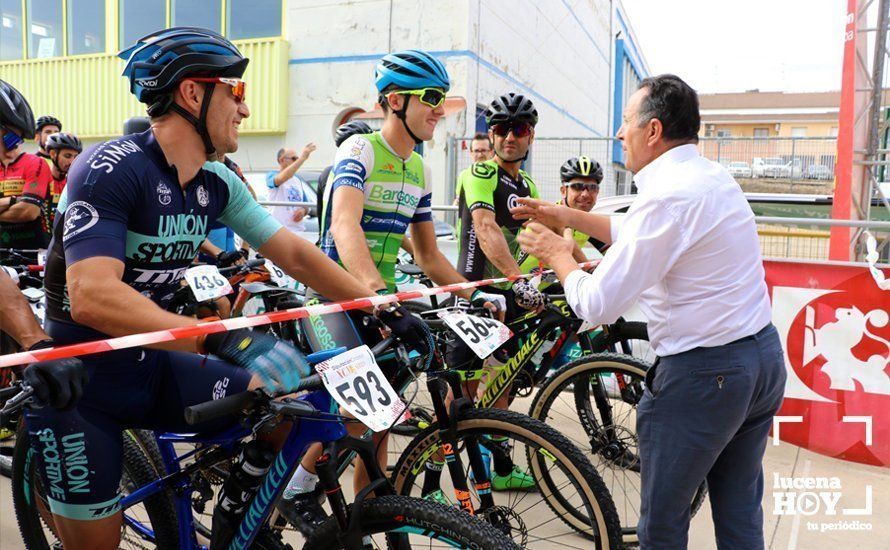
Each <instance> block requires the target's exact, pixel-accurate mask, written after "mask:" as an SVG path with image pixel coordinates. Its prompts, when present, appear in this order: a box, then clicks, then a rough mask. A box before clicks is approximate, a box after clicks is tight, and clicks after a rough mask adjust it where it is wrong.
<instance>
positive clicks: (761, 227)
mask: <svg viewBox="0 0 890 550" xmlns="http://www.w3.org/2000/svg"><path fill="white" fill-rule="evenodd" d="M471 139H472V138H469V137H467V138H454V139H452V140H451V142H450V144H449V159H448V184H449V186H448V197H447V198H448V203H447V204H450V203H451V201H453V200H454V190H455V186H456V182H457V177H458V175H459V174H460V173H461V171H463V170H465V169H466V168H468V167H469V166H470V164H471V159H470V141H471ZM620 146H621V144H620V142H618V140H616V139H614V138H535V142H534V144H533V145H532V148H531V150H530V152H529V157H528V159H526V161H525V164H524V168H525V170H526V171H527V172H528V173H529V174H531V176H532V178H534V180H535V182H536V183H537V186H538V190H539V192H540V193H541V196H542V198H544V199H548V200H556V199H557V198H559V167H560V166H562V163H563V162H565V161H566V160H567V159H569V158H570V157H574V156H579V155H585V156H588V157H590V158H593V159H595V160H597V161H598V162H599V163H600V164H601V165H602V166H603V169H604V178H603V183H602V188H601V191H600V196H601V197H609V196H613V195H626V194H630V193H632V192H635V190H632V178H633V176H632V174H631V173H630V172H628V171H627V170H624V168H623V167H622V166H621V165H620V164H615V163H613V162H612V158H613V157H612V155H613V151H614V148H616V147H620ZM698 148H699V151H700V152H701V154H702V156H704V157H706V158H708V159H710V160H713V161H715V162H719V163H720V164H722V165H723V166H725V167H726V169H727V170H728V171H729V172H730V174H732V175H733V176H734V177H735V178H736V180H737V181H738V182H739V183H740V184H742V186H743V187H744V188H745V189H746V190H748V191H756V192H774V193H816V194H825V193H830V192H831V191H830V189H831V187H830V186H831V182H832V181H833V179H834V167H835V163H836V157H837V139H836V138H833V137H826V138H803V137H787V138H784V137H771V138H725V137H703V138H700V140H699V144H698ZM446 218H447V219H448V221H449V222H452V221H453V214H448V215H447V216H446ZM758 232H759V234H760V241H761V247H762V249H763V254H764V256H768V257H775V258H799V259H809V260H827V259H828V237H829V232H828V231H827V230H826V229H824V228H815V227H814V228H801V227H796V226H791V225H784V224H777V223H771V224H758ZM885 248H887V247H886V246H885ZM884 254H885V255H886V254H887V252H886V251H885V252H884Z"/></svg>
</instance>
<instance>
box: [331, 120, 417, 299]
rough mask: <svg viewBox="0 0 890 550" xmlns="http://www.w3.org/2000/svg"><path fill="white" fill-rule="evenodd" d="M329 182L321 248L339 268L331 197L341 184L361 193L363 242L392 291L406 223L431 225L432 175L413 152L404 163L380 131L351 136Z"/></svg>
mask: <svg viewBox="0 0 890 550" xmlns="http://www.w3.org/2000/svg"><path fill="white" fill-rule="evenodd" d="M329 182H330V183H329V185H327V186H326V187H325V190H324V201H323V205H324V209H323V211H322V213H321V240H320V241H319V247H320V248H321V250H322V251H323V252H324V253H325V254H327V255H328V257H330V258H331V259H332V260H334V261H337V262H339V263H340V265H343V262H342V261H340V255H339V254H338V253H337V245H336V243H335V242H334V235H333V233H332V232H331V217H332V212H333V208H334V193H335V191H336V190H337V189H338V188H340V187H342V186H344V185H346V186H349V187H355V188H356V189H358V190H360V191H362V192H364V194H365V206H364V209H363V211H362V219H361V221H360V224H361V228H362V232H363V233H364V239H365V242H367V244H368V250H369V251H370V252H371V260H373V261H374V263H375V264H376V265H377V270H378V271H379V272H380V276H381V277H382V278H383V281H384V282H385V283H386V286H387V289H388V290H389V291H390V292H394V291H395V288H396V285H395V264H396V260H397V257H398V253H399V247H400V246H401V244H402V238H403V237H404V236H405V231H406V230H407V229H408V224H411V223H418V222H432V220H433V214H432V208H431V206H432V192H431V188H432V187H431V183H430V173H429V169H428V168H427V167H426V166H425V165H424V163H423V158H422V157H421V156H420V155H418V154H417V153H415V152H412V153H411V156H410V157H409V158H408V159H402V158H401V157H399V156H398V155H397V154H396V153H395V151H393V149H392V147H390V146H389V144H388V143H386V141H385V140H384V139H383V136H382V135H380V132H374V133H373V134H358V135H354V136H352V137H350V138H349V139H347V140H346V141H344V142H343V143H342V144H341V145H340V147H339V148H338V149H337V155H336V157H335V158H334V168H333V170H332V175H331V176H330V178H329ZM355 237H356V238H359V235H356V236H355Z"/></svg>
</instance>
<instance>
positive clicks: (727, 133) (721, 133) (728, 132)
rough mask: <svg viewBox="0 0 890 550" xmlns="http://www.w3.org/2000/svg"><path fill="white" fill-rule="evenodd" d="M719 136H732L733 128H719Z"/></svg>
mask: <svg viewBox="0 0 890 550" xmlns="http://www.w3.org/2000/svg"><path fill="white" fill-rule="evenodd" d="M717 137H722V138H728V137H732V130H717Z"/></svg>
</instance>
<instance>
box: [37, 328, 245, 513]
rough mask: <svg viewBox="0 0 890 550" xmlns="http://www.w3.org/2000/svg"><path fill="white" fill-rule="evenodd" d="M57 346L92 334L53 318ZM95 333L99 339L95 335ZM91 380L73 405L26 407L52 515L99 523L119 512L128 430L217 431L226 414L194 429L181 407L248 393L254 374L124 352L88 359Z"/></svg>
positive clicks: (185, 358)
mask: <svg viewBox="0 0 890 550" xmlns="http://www.w3.org/2000/svg"><path fill="white" fill-rule="evenodd" d="M46 328H47V333H48V334H49V335H50V336H51V337H53V339H54V340H55V341H56V343H57V344H66V343H73V342H77V341H84V340H87V339H92V338H90V337H87V338H84V336H85V335H87V334H88V333H92V334H93V335H94V334H95V333H94V332H92V331H89V332H88V329H84V328H83V327H77V326H73V325H69V324H67V323H62V322H53V321H47V327H46ZM93 337H94V336H93ZM82 359H83V362H84V364H85V365H86V367H87V370H88V372H89V376H90V381H89V383H88V384H87V386H86V389H85V390H84V395H83V398H82V399H81V400H80V402H79V403H78V405H77V407H75V409H74V410H72V411H69V412H59V411H57V410H55V409H53V408H51V407H45V408H42V409H36V410H31V409H29V410H26V412H25V421H26V423H27V428H28V433H29V435H30V437H31V456H32V457H36V458H37V460H38V467H39V470H40V474H41V476H42V477H43V485H44V487H45V488H46V495H47V497H48V499H49V504H50V509H51V510H52V512H53V513H54V514H59V515H61V516H64V517H67V518H71V519H78V520H95V519H101V518H105V517H108V516H111V515H113V514H115V513H117V511H118V510H119V509H120V504H119V500H120V490H119V488H120V479H121V465H122V454H123V434H122V432H123V430H125V429H128V428H138V429H148V430H155V431H167V432H212V431H216V430H220V429H222V428H225V427H227V426H229V425H231V424H232V419H228V418H221V419H216V420H213V421H210V422H206V423H204V424H201V425H197V426H192V425H190V424H187V423H186V422H185V418H184V416H183V410H184V409H185V408H186V407H189V406H191V405H196V404H198V403H203V402H205V401H211V400H214V399H220V398H222V397H225V396H226V395H232V394H235V393H239V392H242V391H245V390H246V389H247V387H248V384H249V383H250V378H251V375H250V373H249V372H248V371H247V370H245V369H242V368H240V367H237V366H234V365H231V364H229V363H226V362H224V361H220V360H218V359H209V358H206V357H203V356H201V355H197V354H194V353H183V352H172V351H159V350H150V349H144V348H134V349H126V350H120V351H113V352H109V353H102V354H96V355H88V356H85V357H83V358H82Z"/></svg>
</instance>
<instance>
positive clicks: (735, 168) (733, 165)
mask: <svg viewBox="0 0 890 550" xmlns="http://www.w3.org/2000/svg"><path fill="white" fill-rule="evenodd" d="M727 170H729V175H730V176H732V177H734V178H750V177H751V176H752V175H753V172H752V171H751V167H750V166H748V163H747V162H730V163H729V166H728V167H727Z"/></svg>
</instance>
